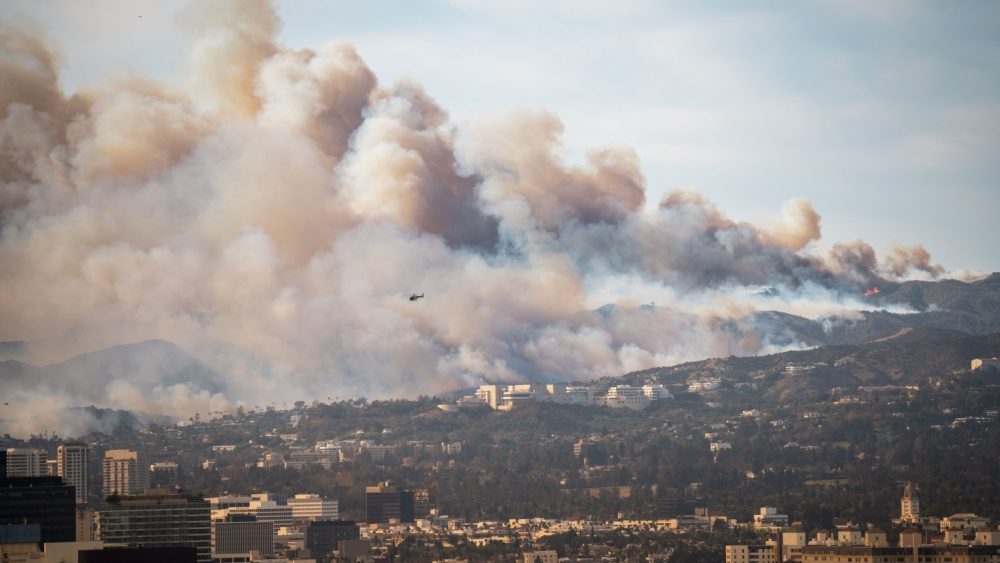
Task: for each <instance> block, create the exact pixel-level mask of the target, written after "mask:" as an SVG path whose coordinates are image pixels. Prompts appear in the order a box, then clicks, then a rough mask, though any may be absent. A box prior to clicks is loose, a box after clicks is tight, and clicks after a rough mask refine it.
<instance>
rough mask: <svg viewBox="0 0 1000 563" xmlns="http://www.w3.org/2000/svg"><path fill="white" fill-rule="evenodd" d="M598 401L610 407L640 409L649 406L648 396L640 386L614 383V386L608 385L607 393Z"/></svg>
mask: <svg viewBox="0 0 1000 563" xmlns="http://www.w3.org/2000/svg"><path fill="white" fill-rule="evenodd" d="M598 402H599V404H602V405H605V406H608V407H612V408H622V407H628V408H630V409H635V410H640V409H644V408H646V407H647V406H649V397H647V396H646V395H645V393H643V390H642V388H641V387H632V386H631V385H615V386H614V387H610V388H609V389H608V392H607V394H606V395H604V397H602V398H601V399H600V400H599V401H598Z"/></svg>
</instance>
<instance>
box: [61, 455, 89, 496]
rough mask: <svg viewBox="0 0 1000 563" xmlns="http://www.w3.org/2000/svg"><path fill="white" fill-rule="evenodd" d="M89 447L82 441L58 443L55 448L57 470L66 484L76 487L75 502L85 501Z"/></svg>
mask: <svg viewBox="0 0 1000 563" xmlns="http://www.w3.org/2000/svg"><path fill="white" fill-rule="evenodd" d="M88 452H89V448H88V447H87V444H85V443H83V442H66V443H63V444H59V448H58V449H57V450H56V461H57V466H56V467H57V471H58V473H59V477H62V479H63V482H64V483H66V484H67V485H73V486H74V487H76V502H77V504H83V503H85V502H87V458H88Z"/></svg>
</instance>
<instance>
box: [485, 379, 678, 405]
mask: <svg viewBox="0 0 1000 563" xmlns="http://www.w3.org/2000/svg"><path fill="white" fill-rule="evenodd" d="M670 396H671V395H670V392H669V391H668V390H667V389H666V388H665V387H663V385H659V384H647V385H644V386H642V387H634V386H631V385H616V386H614V387H611V388H610V389H608V391H607V393H605V394H604V395H597V394H596V393H595V390H594V387H592V386H587V385H568V384H565V383H547V384H545V385H540V384H535V383H517V384H513V385H497V384H488V385H480V386H479V389H478V390H476V394H475V398H474V400H475V401H477V402H478V403H485V404H487V405H489V406H491V407H492V408H494V409H497V410H510V409H513V408H514V407H516V406H517V405H518V404H521V403H523V402H525V401H551V402H553V403H562V404H571V405H594V404H597V405H605V406H608V407H614V408H624V407H627V408H634V409H642V408H645V407H646V406H648V405H649V403H650V402H652V401H657V400H660V399H666V398H669V397H670Z"/></svg>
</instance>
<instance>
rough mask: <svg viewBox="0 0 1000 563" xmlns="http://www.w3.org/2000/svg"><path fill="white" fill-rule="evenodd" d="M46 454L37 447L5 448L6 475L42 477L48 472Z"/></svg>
mask: <svg viewBox="0 0 1000 563" xmlns="http://www.w3.org/2000/svg"><path fill="white" fill-rule="evenodd" d="M48 457H49V456H48V454H47V453H45V450H40V449H38V448H7V476H8V477H42V476H44V475H47V474H48V468H47V463H48Z"/></svg>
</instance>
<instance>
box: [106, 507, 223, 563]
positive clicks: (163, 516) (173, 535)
mask: <svg viewBox="0 0 1000 563" xmlns="http://www.w3.org/2000/svg"><path fill="white" fill-rule="evenodd" d="M209 510H210V509H209V505H208V501H206V500H205V499H203V498H201V497H193V496H185V495H138V496H125V495H121V496H111V497H108V498H106V499H105V500H104V504H103V505H102V506H101V511H100V519H101V541H103V542H105V543H119V544H124V545H127V546H129V547H173V546H192V547H195V548H196V549H197V550H198V561H199V562H208V561H210V560H211V551H212V528H211V521H210V520H209Z"/></svg>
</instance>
